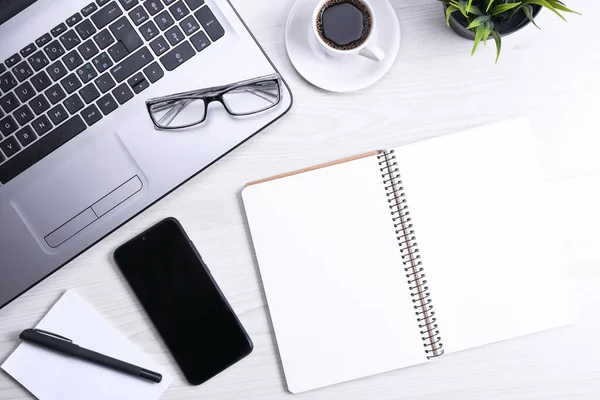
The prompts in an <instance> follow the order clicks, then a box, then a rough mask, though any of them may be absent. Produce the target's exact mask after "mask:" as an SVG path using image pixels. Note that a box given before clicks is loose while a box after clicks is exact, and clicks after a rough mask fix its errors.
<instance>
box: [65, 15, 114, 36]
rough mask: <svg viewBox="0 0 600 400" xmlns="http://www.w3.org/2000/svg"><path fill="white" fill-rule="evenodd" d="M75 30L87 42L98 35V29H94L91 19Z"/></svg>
mask: <svg viewBox="0 0 600 400" xmlns="http://www.w3.org/2000/svg"><path fill="white" fill-rule="evenodd" d="M119 11H121V10H119ZM92 19H93V18H92ZM75 30H76V31H77V33H79V37H81V40H85V39H87V38H89V37H90V36H92V35H93V34H94V33H96V28H94V25H92V23H91V22H90V20H89V19H86V20H84V21H83V22H82V23H80V24H79V25H77V26H76V27H75Z"/></svg>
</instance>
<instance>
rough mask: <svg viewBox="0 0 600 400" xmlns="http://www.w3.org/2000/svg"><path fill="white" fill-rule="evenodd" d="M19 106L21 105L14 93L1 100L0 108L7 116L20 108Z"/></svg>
mask: <svg viewBox="0 0 600 400" xmlns="http://www.w3.org/2000/svg"><path fill="white" fill-rule="evenodd" d="M19 104H21V103H19V100H17V98H16V97H15V94H14V93H9V94H7V95H6V96H4V97H1V98H0V106H2V109H3V110H4V112H5V113H6V114H8V113H10V112H11V111H12V110H14V109H15V108H17V107H19Z"/></svg>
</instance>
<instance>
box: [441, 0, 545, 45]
mask: <svg viewBox="0 0 600 400" xmlns="http://www.w3.org/2000/svg"><path fill="white" fill-rule="evenodd" d="M447 8H448V6H447V5H446V4H444V15H446V9H447ZM541 10H542V7H541V6H537V5H534V6H533V17H534V18H535V17H537V15H538V14H539V13H540V11H541ZM530 23H531V21H529V18H527V15H525V12H524V11H523V10H521V11H519V12H518V13H516V14H515V15H514V16H512V17H510V18H506V19H503V20H500V21H495V26H496V30H497V31H498V33H499V34H500V36H508V35H510V34H512V33H515V32H517V31H519V30H521V29H523V28H524V27H526V26H527V25H529V24H530ZM467 26H469V22H468V21H467V19H466V18H465V17H464V16H463V15H462V14H461V13H460V12H459V11H457V12H455V13H454V14H452V15H451V16H450V27H451V28H452V30H453V31H454V32H456V33H457V34H458V35H459V36H461V37H464V38H465V39H469V40H475V33H474V32H473V31H472V30H470V29H467Z"/></svg>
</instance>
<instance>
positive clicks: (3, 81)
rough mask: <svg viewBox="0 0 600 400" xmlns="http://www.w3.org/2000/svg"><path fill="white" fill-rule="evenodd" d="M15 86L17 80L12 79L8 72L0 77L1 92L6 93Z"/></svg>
mask: <svg viewBox="0 0 600 400" xmlns="http://www.w3.org/2000/svg"><path fill="white" fill-rule="evenodd" d="M15 86H17V80H16V79H15V78H14V77H13V75H12V74H11V73H10V72H7V73H5V74H3V75H2V76H0V89H2V91H3V92H8V91H9V90H11V89H12V88H14V87H15Z"/></svg>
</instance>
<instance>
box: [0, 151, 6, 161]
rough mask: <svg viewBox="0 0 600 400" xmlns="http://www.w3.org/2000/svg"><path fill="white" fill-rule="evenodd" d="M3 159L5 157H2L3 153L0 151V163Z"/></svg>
mask: <svg viewBox="0 0 600 400" xmlns="http://www.w3.org/2000/svg"><path fill="white" fill-rule="evenodd" d="M4 160H5V158H4V155H3V154H2V152H1V151H0V163H2V161H4Z"/></svg>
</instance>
